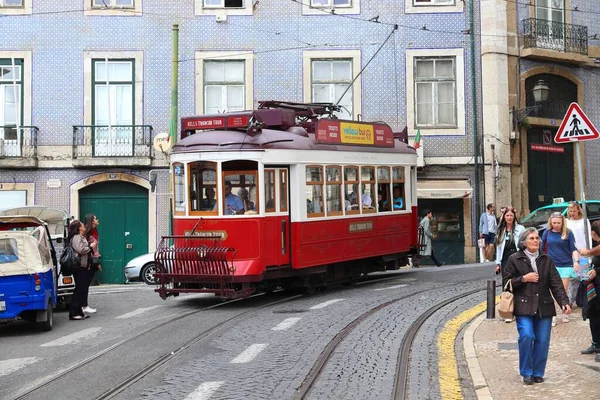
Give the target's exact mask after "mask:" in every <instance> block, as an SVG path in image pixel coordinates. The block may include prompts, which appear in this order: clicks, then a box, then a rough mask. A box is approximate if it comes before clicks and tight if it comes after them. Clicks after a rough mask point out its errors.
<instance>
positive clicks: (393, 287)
mask: <svg viewBox="0 0 600 400" xmlns="http://www.w3.org/2000/svg"><path fill="white" fill-rule="evenodd" d="M404 286H407V285H394V286H388V287H383V288H379V289H373V291H374V292H378V291H380V290H390V289H398V288H401V287H404Z"/></svg>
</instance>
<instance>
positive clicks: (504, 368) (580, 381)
mask: <svg viewBox="0 0 600 400" xmlns="http://www.w3.org/2000/svg"><path fill="white" fill-rule="evenodd" d="M518 336H519V335H518V333H517V328H516V325H515V323H514V322H511V323H505V322H504V320H501V319H499V318H497V319H495V320H487V319H485V314H483V315H481V316H479V317H478V318H476V319H475V320H474V321H473V322H472V323H471V325H470V326H469V327H468V329H467V331H466V332H465V340H464V343H465V354H466V357H467V360H468V362H469V370H470V372H471V377H472V379H473V383H474V385H475V390H476V391H477V395H478V398H479V400H484V399H486V400H489V399H496V400H500V399H502V400H504V399H521V398H536V399H540V398H544V399H566V398H574V399H587V398H589V399H592V398H594V399H596V398H598V396H599V394H600V362H595V361H594V355H583V354H581V353H580V351H581V350H582V349H584V348H587V347H588V346H589V345H590V340H591V339H590V327H589V322H588V321H583V320H582V319H581V309H579V308H576V309H575V310H574V311H573V313H572V314H571V315H570V322H569V323H567V324H563V323H562V322H561V319H560V317H559V318H557V324H556V326H555V327H553V328H552V337H551V340H550V353H549V355H548V364H547V366H546V375H545V376H544V379H545V382H544V383H540V384H534V385H531V386H526V385H524V384H523V380H522V378H521V376H519V350H518V347H517V339H518Z"/></svg>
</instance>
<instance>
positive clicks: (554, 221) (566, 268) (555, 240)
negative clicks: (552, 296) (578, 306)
mask: <svg viewBox="0 0 600 400" xmlns="http://www.w3.org/2000/svg"><path fill="white" fill-rule="evenodd" d="M542 249H543V252H544V253H546V254H548V255H549V256H550V258H551V259H552V261H553V262H554V265H556V269H557V270H558V274H559V275H560V278H561V279H562V283H563V286H564V288H565V292H567V291H568V290H569V281H570V280H571V278H575V277H576V276H575V272H577V270H578V269H579V252H578V251H577V249H576V248H575V236H574V235H573V232H571V231H570V230H569V229H568V228H567V220H566V219H565V217H564V215H562V214H561V213H559V212H555V213H552V214H551V215H550V218H549V219H548V229H546V231H545V232H544V235H543V236H542ZM567 293H568V292H567ZM573 303H575V299H569V304H573ZM555 321H556V319H555V320H554V321H553V323H554V324H556V322H555ZM562 322H563V323H567V322H569V317H568V316H567V315H566V314H564V313H563V315H562Z"/></svg>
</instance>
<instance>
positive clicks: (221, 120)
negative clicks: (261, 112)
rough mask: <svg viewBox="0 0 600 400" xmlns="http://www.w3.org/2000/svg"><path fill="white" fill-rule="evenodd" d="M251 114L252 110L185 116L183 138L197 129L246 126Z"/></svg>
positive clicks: (182, 127) (182, 130)
mask: <svg viewBox="0 0 600 400" xmlns="http://www.w3.org/2000/svg"><path fill="white" fill-rule="evenodd" d="M251 116H252V112H245V113H230V114H223V115H203V116H198V117H184V118H182V119H181V139H183V138H185V137H187V136H189V135H190V134H191V133H193V132H190V131H195V130H202V129H228V128H246V127H247V126H248V121H250V117H251Z"/></svg>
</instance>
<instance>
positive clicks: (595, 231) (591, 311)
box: [579, 221, 600, 362]
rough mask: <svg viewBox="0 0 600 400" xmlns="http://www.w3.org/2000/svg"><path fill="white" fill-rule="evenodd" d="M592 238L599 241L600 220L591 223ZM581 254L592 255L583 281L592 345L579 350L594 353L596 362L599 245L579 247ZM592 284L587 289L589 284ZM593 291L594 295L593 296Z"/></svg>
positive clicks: (599, 341)
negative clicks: (592, 286) (591, 287)
mask: <svg viewBox="0 0 600 400" xmlns="http://www.w3.org/2000/svg"><path fill="white" fill-rule="evenodd" d="M592 239H594V240H595V241H596V242H600V221H595V222H594V223H593V224H592ZM579 252H580V253H581V255H583V256H594V258H593V259H592V266H593V268H592V269H590V272H589V280H587V281H584V284H586V296H588V299H589V298H590V297H592V299H590V300H588V309H587V318H588V319H589V321H590V331H591V333H592V345H591V346H590V347H588V348H587V349H584V350H581V354H594V353H595V354H596V358H595V360H596V362H600V245H598V246H596V247H594V248H593V249H591V250H587V249H581V250H580V251H579ZM590 283H592V284H593V285H594V288H593V289H590V290H589V291H588V290H587V288H589V287H590V286H589V284H590ZM594 292H595V296H594Z"/></svg>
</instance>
